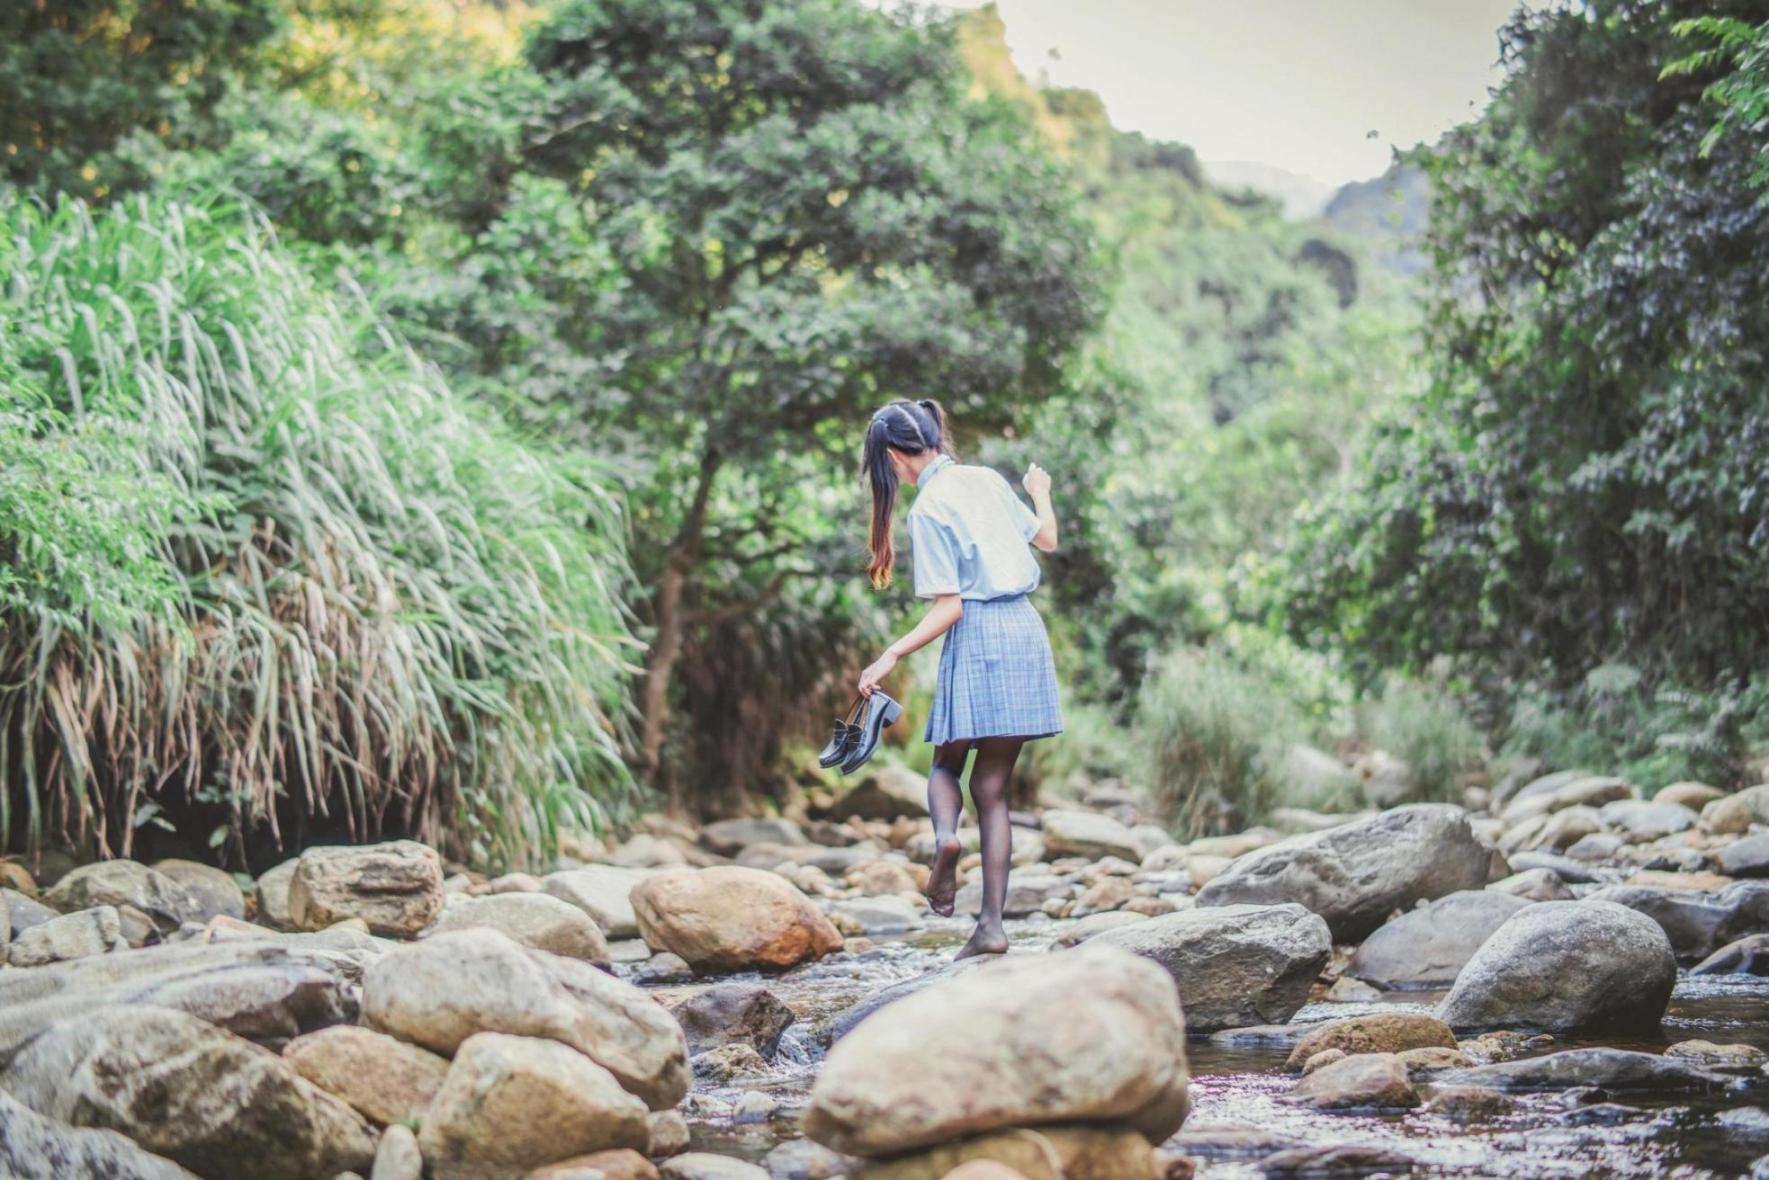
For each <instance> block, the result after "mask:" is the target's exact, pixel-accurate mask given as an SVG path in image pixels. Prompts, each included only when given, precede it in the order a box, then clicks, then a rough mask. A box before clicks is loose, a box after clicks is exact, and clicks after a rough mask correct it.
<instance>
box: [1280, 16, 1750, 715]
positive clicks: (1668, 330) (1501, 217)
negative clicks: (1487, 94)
mask: <svg viewBox="0 0 1769 1180" xmlns="http://www.w3.org/2000/svg"><path fill="white" fill-rule="evenodd" d="M1728 7H1730V8H1731V9H1734V10H1736V12H1737V13H1738V14H1739V15H1743V14H1744V13H1745V12H1746V11H1747V10H1749V9H1751V8H1752V6H1751V5H1749V4H1737V5H1731V6H1727V5H1719V6H1716V5H1713V4H1710V3H1701V4H1694V3H1688V4H1683V3H1644V2H1634V0H1593V2H1591V3H1588V4H1585V5H1580V6H1576V7H1573V8H1549V9H1543V10H1539V11H1525V12H1522V13H1520V14H1519V15H1518V16H1517V17H1516V18H1514V19H1513V21H1512V22H1511V23H1510V24H1509V25H1508V26H1507V28H1506V29H1505V31H1504V35H1503V41H1504V50H1505V61H1506V64H1507V67H1508V70H1509V75H1508V79H1507V81H1506V83H1505V85H1504V86H1503V87H1502V88H1501V89H1500V91H1499V92H1498V94H1497V96H1496V97H1495V99H1494V102H1493V104H1492V106H1491V108H1490V109H1489V111H1488V112H1487V114H1486V116H1485V117H1484V118H1482V119H1480V120H1479V121H1477V122H1474V123H1470V124H1467V125H1465V126H1463V127H1460V128H1457V129H1456V130H1454V131H1452V132H1451V133H1450V134H1448V135H1447V136H1446V137H1445V138H1444V140H1443V141H1442V142H1441V143H1440V144H1439V145H1437V146H1436V147H1435V148H1433V149H1431V150H1429V151H1426V152H1423V153H1422V154H1421V159H1422V161H1423V162H1424V164H1425V166H1426V167H1427V168H1428V169H1429V171H1430V174H1431V176H1432V180H1433V184H1434V205H1433V215H1432V222H1431V234H1430V241H1431V248H1432V251H1433V253H1434V257H1435V272H1434V274H1435V281H1434V296H1433V302H1432V308H1431V314H1430V318H1429V322H1428V326H1427V339H1426V344H1427V356H1428V357H1429V360H1430V363H1431V366H1432V374H1431V378H1432V379H1431V383H1430V387H1429V388H1428V389H1427V390H1426V391H1424V392H1423V393H1422V394H1421V395H1420V396H1419V397H1418V398H1417V399H1415V400H1410V401H1408V402H1406V403H1405V404H1404V405H1402V406H1400V407H1398V408H1397V410H1396V411H1395V412H1394V413H1393V414H1392V415H1390V417H1389V419H1388V420H1387V422H1386V423H1385V424H1384V427H1383V429H1382V430H1381V432H1380V433H1379V435H1378V436H1377V438H1376V439H1375V441H1374V443H1373V445H1372V447H1371V449H1370V452H1369V454H1368V457H1367V459H1366V460H1365V461H1364V463H1363V464H1362V466H1361V470H1360V472H1359V474H1358V476H1357V478H1356V479H1355V480H1354V481H1353V484H1352V486H1351V487H1350V488H1349V489H1348V491H1347V493H1346V494H1345V495H1344V496H1343V497H1335V499H1334V500H1333V501H1332V502H1328V503H1324V504H1323V505H1322V506H1321V508H1320V509H1319V510H1318V512H1317V513H1316V514H1315V516H1314V517H1313V519H1312V520H1311V521H1310V524H1309V527H1308V529H1307V531H1306V539H1305V541H1304V543H1303V544H1301V545H1300V546H1299V547H1298V548H1297V549H1296V550H1295V551H1294V552H1293V553H1292V555H1291V557H1290V562H1291V568H1292V587H1293V590H1292V594H1291V597H1290V602H1289V608H1288V609H1289V621H1290V626H1291V629H1292V631H1293V633H1294V634H1296V635H1297V636H1298V637H1299V638H1302V639H1303V640H1304V641H1306V642H1308V643H1311V644H1331V643H1343V644H1344V645H1345V646H1346V647H1347V648H1348V649H1349V650H1350V651H1352V652H1354V653H1356V654H1357V656H1358V657H1359V658H1360V659H1362V660H1363V661H1365V666H1402V667H1418V666H1420V665H1422V664H1423V663H1424V662H1425V661H1427V660H1429V659H1431V658H1432V657H1433V656H1434V655H1438V654H1445V655H1450V656H1455V657H1458V658H1461V659H1463V660H1465V661H1466V662H1467V666H1468V667H1469V668H1470V669H1471V670H1473V671H1475V672H1476V673H1477V674H1480V675H1482V676H1486V677H1495V676H1502V677H1505V678H1508V679H1509V680H1510V681H1526V682H1527V681H1532V680H1535V681H1539V682H1541V683H1542V685H1544V686H1545V688H1547V689H1549V690H1554V689H1556V688H1563V687H1564V688H1575V689H1576V688H1577V687H1578V686H1580V685H1581V683H1582V682H1583V680H1584V678H1585V677H1586V676H1587V674H1589V673H1591V672H1592V671H1593V670H1595V669H1597V668H1599V667H1602V666H1606V665H1617V664H1619V665H1622V666H1625V667H1628V668H1632V669H1634V670H1635V671H1637V672H1638V673H1639V674H1640V675H1641V676H1642V677H1644V681H1645V686H1646V688H1647V689H1650V687H1651V686H1652V685H1654V684H1661V683H1662V684H1673V683H1680V684H1683V685H1685V686H1694V687H1703V686H1711V685H1734V686H1736V685H1738V684H1740V683H1742V682H1743V680H1745V679H1746V678H1747V677H1749V676H1750V675H1751V674H1752V673H1754V672H1756V671H1757V670H1760V669H1761V668H1762V667H1764V665H1765V662H1766V660H1769V627H1765V623H1764V621H1765V618H1769V600H1766V599H1765V587H1766V586H1769V464H1765V463H1764V461H1763V456H1764V455H1765V454H1769V360H1766V358H1765V354H1764V351H1763V347H1762V342H1763V341H1764V340H1765V339H1769V289H1766V284H1769V212H1766V210H1765V209H1764V206H1763V205H1762V204H1761V202H1760V201H1759V193H1758V191H1757V189H1756V188H1755V186H1754V185H1753V184H1752V173H1753V171H1754V169H1755V168H1756V167H1757V158H1758V152H1759V150H1760V147H1761V141H1760V138H1759V137H1760V128H1759V130H1758V132H1757V133H1756V135H1755V136H1753V135H1752V134H1737V135H1727V134H1721V135H1718V136H1716V137H1714V138H1712V139H1711V140H1709V141H1708V144H1707V150H1704V147H1703V139H1704V132H1705V131H1706V130H1707V128H1708V127H1709V126H1710V125H1711V124H1712V123H1713V122H1714V120H1715V116H1716V112H1715V110H1714V109H1713V107H1712V106H1711V105H1710V101H1709V99H1708V98H1706V97H1704V91H1705V90H1707V88H1708V87H1709V86H1710V85H1711V84H1714V83H1715V80H1716V78H1715V71H1716V70H1719V69H1724V68H1725V67H1724V66H1723V65H1722V64H1720V63H1719V62H1718V61H1715V62H1710V63H1709V64H1708V65H1707V66H1706V67H1698V68H1693V69H1688V70H1671V71H1668V72H1667V70H1666V66H1667V65H1668V64H1669V63H1671V62H1672V61H1674V60H1677V59H1679V58H1680V57H1681V56H1682V55H1684V54H1686V53H1687V52H1688V51H1689V48H1690V47H1689V45H1688V44H1687V43H1686V42H1684V41H1683V40H1682V39H1680V38H1679V36H1678V34H1677V31H1676V27H1677V23H1678V21H1679V18H1681V17H1684V16H1689V15H1694V14H1696V13H1698V12H1701V13H1707V14H1714V13H1715V12H1716V9H1717V8H1718V9H1726V8H1728ZM1720 92H1721V93H1724V92H1725V90H1724V84H1723V83H1722V84H1721V90H1720Z"/></svg>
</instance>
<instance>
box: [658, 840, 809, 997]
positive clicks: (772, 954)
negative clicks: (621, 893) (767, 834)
mask: <svg viewBox="0 0 1769 1180" xmlns="http://www.w3.org/2000/svg"><path fill="white" fill-rule="evenodd" d="M632 901H633V912H634V913H635V914H636V915H637V916H638V919H639V933H640V935H641V936H642V937H643V938H644V939H645V942H646V943H647V944H648V945H649V946H650V947H651V948H652V949H654V950H660V951H670V952H672V953H674V954H677V955H680V956H681V957H682V958H683V959H684V960H686V961H687V962H688V964H689V965H690V966H691V967H694V968H695V969H696V970H702V971H745V970H751V969H754V968H757V967H762V968H783V967H791V966H793V965H794V964H796V963H801V962H803V961H804V960H806V959H817V958H821V957H823V956H824V955H826V954H828V953H829V952H831V951H835V950H840V949H841V945H842V936H841V934H840V933H839V932H837V930H836V928H835V927H834V926H833V925H831V924H830V921H829V919H828V918H827V917H826V916H825V915H824V913H823V911H822V910H820V909H818V908H817V907H816V905H815V904H813V903H812V901H811V899H810V898H808V897H806V896H805V895H804V894H803V893H801V892H799V890H798V889H797V888H796V887H794V886H793V885H792V884H791V883H790V882H788V881H787V880H786V879H785V878H783V877H781V876H779V875H778V874H776V873H769V872H764V871H762V870H760V869H746V868H741V867H739V866H736V865H723V866H719V867H717V868H710V869H699V870H695V871H684V872H677V873H659V874H657V875H656V876H653V877H648V878H646V879H645V880H644V881H642V882H640V883H639V884H638V885H637V886H635V887H634V888H633V891H632Z"/></svg>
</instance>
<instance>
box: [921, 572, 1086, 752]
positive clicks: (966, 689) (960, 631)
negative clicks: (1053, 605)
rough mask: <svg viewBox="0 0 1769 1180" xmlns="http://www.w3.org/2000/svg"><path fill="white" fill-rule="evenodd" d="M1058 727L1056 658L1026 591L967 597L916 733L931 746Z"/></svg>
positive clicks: (1044, 733)
mask: <svg viewBox="0 0 1769 1180" xmlns="http://www.w3.org/2000/svg"><path fill="white" fill-rule="evenodd" d="M1062 731H1063V710H1062V706H1061V705H1059V704H1058V703H1057V687H1056V662H1055V661H1054V660H1052V659H1051V655H1050V637H1049V636H1048V635H1047V634H1045V631H1044V620H1043V619H1041V618H1039V617H1038V612H1037V610H1035V609H1033V606H1032V603H1031V602H1030V601H1028V600H1027V598H1026V596H1025V595H1024V594H1016V595H1014V596H1013V597H1012V598H991V599H988V600H976V601H967V602H966V603H965V604H964V617H963V618H961V619H959V620H958V622H957V623H956V624H954V625H953V627H952V629H951V630H950V631H948V632H946V642H945V645H944V646H942V647H941V648H940V679H939V682H938V683H937V684H935V685H934V707H933V709H932V711H930V712H929V713H928V719H927V732H926V733H925V734H923V735H922V736H923V737H924V738H925V739H926V740H927V741H930V742H932V743H934V744H935V745H936V746H942V745H945V744H946V743H947V742H956V741H962V740H965V739H967V738H985V737H1027V738H1035V737H1049V736H1050V735H1052V734H1057V733H1061V732H1062Z"/></svg>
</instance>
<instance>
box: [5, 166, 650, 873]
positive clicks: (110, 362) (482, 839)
mask: <svg viewBox="0 0 1769 1180" xmlns="http://www.w3.org/2000/svg"><path fill="white" fill-rule="evenodd" d="M0 275H4V276H5V283H4V284H3V285H0V320H3V321H4V322H5V323H6V324H7V331H6V332H5V333H4V334H3V335H0V377H3V378H4V380H5V388H6V394H7V397H6V407H5V412H4V414H3V415H0V557H3V558H4V561H3V563H0V775H3V776H4V785H5V788H6V790H5V792H4V794H3V795H0V828H3V829H5V830H4V832H0V835H3V836H4V837H5V838H7V839H8V840H15V841H17V840H22V841H25V842H28V843H30V844H33V845H35V844H36V843H38V842H40V841H43V840H46V839H51V840H54V841H56V842H58V843H59V842H73V843H76V844H79V845H82V846H86V847H92V848H96V849H98V850H100V851H106V852H110V853H120V854H128V853H129V852H130V851H131V850H132V848H133V847H134V846H135V845H136V844H137V842H138V840H139V839H140V837H141V834H142V833H141V829H143V826H144V825H149V824H152V825H153V826H152V827H149V828H147V829H146V830H147V833H148V834H150V835H151V834H153V832H154V831H155V830H156V829H157V828H158V827H161V826H170V820H169V819H168V817H175V818H176V819H177V820H178V823H179V826H180V828H181V832H182V835H183V836H184V837H185V839H186V840H187V841H189V842H190V843H189V844H188V845H187V846H186V850H187V851H196V850H200V849H201V847H202V844H203V842H204V841H206V843H207V844H208V846H209V847H211V848H217V849H219V848H220V846H221V845H223V844H224V843H225V844H226V845H227V847H226V849H225V850H224V852H225V854H227V855H230V856H233V857H234V858H236V863H238V859H237V858H239V857H241V856H243V855H246V854H248V853H253V852H255V850H256V849H257V848H258V846H259V845H260V844H261V843H262V842H263V840H264V839H265V838H266V837H270V838H273V839H274V838H283V839H287V840H291V841H303V840H306V839H311V838H313V837H314V836H316V835H326V834H331V835H336V836H352V837H356V838H365V837H370V836H374V835H376V834H378V833H381V832H384V831H395V832H412V833H417V834H420V835H422V836H424V837H427V838H429V839H432V840H435V841H436V842H438V843H439V844H441V845H442V846H443V847H445V848H448V849H450V850H451V851H454V852H456V853H458V854H460V855H463V856H468V857H471V858H473V859H475V860H478V861H491V862H496V861H512V860H527V859H529V858H531V857H535V856H539V855H543V854H544V853H545V851H546V850H547V849H548V848H549V847H551V846H552V842H553V839H554V837H555V835H556V833H557V831H558V829H559V828H560V827H561V826H570V827H573V828H587V827H594V826H595V825H596V824H597V823H598V822H600V821H602V820H603V819H605V818H606V812H605V811H604V810H603V809H604V808H605V807H611V806H616V805H618V804H619V802H620V801H621V799H622V798H623V795H624V792H625V789H626V783H627V781H628V780H627V777H626V773H625V770H624V768H623V766H622V765H621V762H620V760H619V757H618V751H617V748H616V745H615V738H616V734H617V728H618V726H619V724H620V721H621V712H622V709H623V702H624V699H625V698H624V693H625V678H626V666H627V663H628V660H629V658H630V657H629V654H628V652H627V646H628V644H629V642H630V641H629V638H628V633H627V628H626V622H625V618H624V616H623V613H622V596H623V594H624V593H625V592H626V585H625V581H624V576H623V573H622V571H623V559H622V554H621V549H620V544H619V541H620V529H619V525H620V515H619V511H618V507H617V506H616V504H614V503H613V502H612V501H611V499H610V498H609V496H608V495H607V494H606V492H605V491H604V490H603V489H602V487H601V486H600V485H599V484H598V483H597V482H595V481H593V480H592V479H590V478H588V477H587V473H586V472H584V471H582V470H580V469H578V467H579V466H580V465H575V464H566V463H563V462H561V461H560V460H558V459H556V458H552V457H549V456H544V455H541V454H537V453H536V452H534V451H532V450H530V449H528V448H526V447H524V446H523V445H521V444H520V443H518V442H516V441H515V440H514V439H512V438H511V437H510V436H509V435H508V434H507V433H506V432H505V431H503V430H502V429H500V428H499V427H498V426H497V424H496V423H495V422H494V421H493V420H491V419H490V418H489V417H488V416H487V415H486V414H485V413H483V412H482V411H480V410H478V409H476V408H474V407H472V406H470V405H468V404H465V403H464V402H463V401H462V400H461V399H460V398H459V397H457V396H456V395H455V394H453V393H452V392H451V391H450V390H449V389H448V388H447V386H446V385H445V384H444V383H442V382H441V381H440V380H439V379H438V377H437V375H436V374H435V372H434V371H433V370H431V369H430V368H429V367H427V366H425V365H424V364H423V363H422V362H420V361H419V360H418V358H416V357H415V356H413V355H412V354H411V353H410V352H409V351H408V350H407V349H406V348H405V346H404V345H403V344H401V342H400V341H399V340H398V338H397V337H396V336H394V335H393V334H392V333H390V332H389V331H388V329H387V327H386V326H385V325H384V324H383V323H381V322H379V321H378V320H377V319H376V318H375V317H374V316H373V315H371V314H369V313H368V312H367V311H366V310H365V308H364V307H363V306H362V305H361V303H360V302H359V301H352V300H350V299H348V298H347V297H339V296H334V295H331V294H328V293H326V292H324V291H322V290H320V289H318V288H316V286H315V284H314V283H313V281H312V280H311V279H310V278H309V277H308V276H307V275H306V274H304V273H303V272H302V271H301V269H300V268H299V267H298V266H296V265H295V264H294V263H293V262H292V261H291V260H290V258H289V257H288V256H287V254H286V253H285V252H284V251H283V250H282V249H280V248H279V247H278V246H277V244H276V242H275V241H274V239H273V237H272V235H271V231H270V229H269V227H268V226H266V225H265V224H264V223H263V222H262V220H261V219H260V218H258V217H257V216H256V215H254V214H252V213H249V212H245V211H243V210H241V209H239V208H237V207H236V206H234V205H232V204H229V203H227V202H207V203H203V204H186V203H177V202H168V201H150V200H145V199H133V200H130V201H128V202H126V203H123V204H120V205H117V206H114V207H113V208H111V209H110V210H109V211H108V212H106V213H104V214H102V215H96V216H95V215H94V214H92V213H91V212H89V211H88V210H87V209H86V208H84V207H83V206H81V205H79V204H67V205H64V206H62V207H61V208H60V209H59V210H57V211H56V212H55V213H53V214H49V213H47V212H45V211H44V209H43V208H42V207H41V206H39V205H35V204H31V203H27V202H25V201H22V200H19V199H16V198H11V199H6V200H5V201H4V202H3V203H0Z"/></svg>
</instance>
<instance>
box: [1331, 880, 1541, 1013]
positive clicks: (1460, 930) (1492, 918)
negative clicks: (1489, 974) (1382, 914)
mask: <svg viewBox="0 0 1769 1180" xmlns="http://www.w3.org/2000/svg"><path fill="white" fill-rule="evenodd" d="M1530 904H1531V903H1530V902H1529V901H1526V900H1524V899H1523V898H1521V897H1514V896H1512V895H1510V894H1508V893H1503V892H1498V891H1495V890H1494V889H1491V888H1488V889H1468V890H1463V891H1461V892H1458V893H1452V894H1450V895H1449V896H1448V897H1440V898H1438V899H1437V900H1436V901H1434V902H1432V903H1430V904H1429V905H1427V906H1425V907H1424V908H1422V909H1416V910H1409V911H1408V912H1406V913H1404V914H1402V915H1401V916H1400V917H1398V918H1396V919H1394V920H1393V921H1392V922H1389V923H1387V924H1385V925H1383V926H1381V927H1379V928H1378V929H1377V930H1376V932H1375V933H1374V934H1372V935H1370V937H1369V938H1367V939H1365V940H1364V943H1363V945H1362V946H1360V947H1358V949H1357V953H1356V954H1354V955H1353V956H1352V958H1351V963H1350V965H1349V966H1348V967H1347V968H1346V971H1347V973H1348V974H1350V975H1352V976H1354V977H1355V978H1357V979H1361V980H1364V981H1365V982H1366V983H1373V984H1376V985H1377V986H1378V987H1385V988H1395V989H1411V988H1435V987H1448V986H1449V985H1450V984H1452V983H1454V982H1455V980H1456V975H1457V973H1458V972H1460V971H1461V970H1462V966H1463V964H1465V963H1466V962H1468V960H1469V959H1471V958H1473V957H1474V952H1475V951H1477V950H1479V949H1480V944H1481V943H1483V942H1485V941H1486V940H1487V937H1488V936H1489V935H1491V934H1492V932H1493V931H1495V930H1497V929H1498V928H1499V926H1500V925H1501V924H1502V923H1503V922H1504V921H1505V920H1506V919H1507V918H1509V917H1510V916H1511V915H1512V914H1515V913H1516V912H1517V911H1518V910H1520V909H1523V908H1524V907H1525V906H1528V905H1530Z"/></svg>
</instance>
